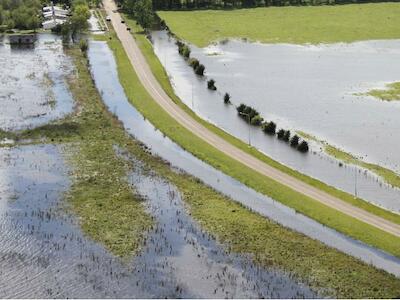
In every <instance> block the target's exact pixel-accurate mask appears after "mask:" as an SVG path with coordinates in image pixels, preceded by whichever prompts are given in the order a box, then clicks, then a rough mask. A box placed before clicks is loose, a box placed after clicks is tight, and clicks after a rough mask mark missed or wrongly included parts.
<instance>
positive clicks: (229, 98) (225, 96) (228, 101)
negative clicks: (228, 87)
mask: <svg viewBox="0 0 400 300" xmlns="http://www.w3.org/2000/svg"><path fill="white" fill-rule="evenodd" d="M224 103H225V104H229V103H231V95H229V94H228V93H225V95H224Z"/></svg>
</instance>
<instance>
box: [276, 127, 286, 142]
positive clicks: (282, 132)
mask: <svg viewBox="0 0 400 300" xmlns="http://www.w3.org/2000/svg"><path fill="white" fill-rule="evenodd" d="M277 136H278V139H280V140H283V137H284V136H285V130H284V129H279V131H278V133H277Z"/></svg>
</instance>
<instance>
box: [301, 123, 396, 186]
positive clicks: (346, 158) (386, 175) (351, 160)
mask: <svg viewBox="0 0 400 300" xmlns="http://www.w3.org/2000/svg"><path fill="white" fill-rule="evenodd" d="M297 133H298V134H299V135H300V136H302V137H303V138H305V139H308V140H313V141H315V142H317V143H320V144H322V146H323V147H324V151H325V152H326V153H327V154H328V155H331V156H332V157H334V158H336V159H337V160H339V161H342V162H344V163H347V164H353V165H356V166H359V167H362V168H365V169H367V170H370V171H371V172H373V173H375V174H376V175H378V176H380V177H381V178H382V179H383V180H384V181H385V182H386V183H388V184H390V185H392V186H395V187H399V188H400V175H399V174H397V173H396V172H394V171H392V170H389V169H387V168H384V167H381V166H379V165H376V164H371V163H367V162H364V161H362V160H360V159H358V158H357V157H355V156H354V155H352V154H350V153H347V152H345V151H343V150H340V149H338V148H336V147H334V146H332V145H329V144H328V143H326V142H324V141H321V140H319V139H318V138H316V137H314V136H312V135H310V134H307V133H305V132H302V131H298V132H297Z"/></svg>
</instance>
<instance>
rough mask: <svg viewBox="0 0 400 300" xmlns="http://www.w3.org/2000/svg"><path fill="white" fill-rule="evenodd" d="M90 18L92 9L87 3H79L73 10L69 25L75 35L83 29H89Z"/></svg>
mask: <svg viewBox="0 0 400 300" xmlns="http://www.w3.org/2000/svg"><path fill="white" fill-rule="evenodd" d="M89 18H90V11H89V7H88V6H87V4H81V3H79V4H77V5H76V6H75V3H74V8H73V11H72V16H71V17H70V19H69V26H70V30H71V33H72V35H73V36H75V34H77V33H81V32H83V31H86V30H88V28H89V23H88V21H87V20H88V19H89Z"/></svg>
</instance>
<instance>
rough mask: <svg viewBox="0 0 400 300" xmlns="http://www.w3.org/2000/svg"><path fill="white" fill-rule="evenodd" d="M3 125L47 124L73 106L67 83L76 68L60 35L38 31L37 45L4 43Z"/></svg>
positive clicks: (0, 63) (0, 58) (0, 78)
mask: <svg viewBox="0 0 400 300" xmlns="http://www.w3.org/2000/svg"><path fill="white" fill-rule="evenodd" d="M0 68H1V70H2V71H1V72H0V105H1V107H2V109H1V110H0V129H2V130H7V131H9V130H19V129H25V128H32V127H35V126H39V125H43V124H45V123H48V122H49V121H52V120H55V119H58V118H61V117H62V116H64V115H66V114H68V113H70V112H71V111H72V110H73V99H72V96H71V94H70V93H69V91H68V88H67V85H66V76H68V74H69V73H70V72H71V71H72V66H71V61H70V60H69V59H68V57H67V56H66V55H65V54H64V53H63V50H62V44H61V40H60V38H59V37H56V36H54V35H50V34H40V35H38V40H37V41H36V43H35V44H34V46H11V45H10V44H8V40H7V39H4V40H3V41H2V43H0Z"/></svg>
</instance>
